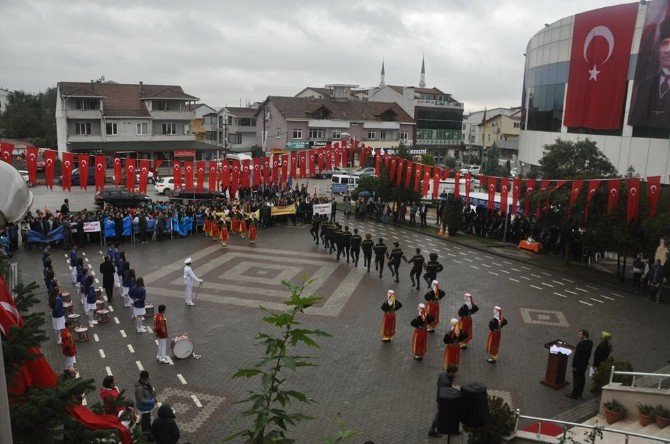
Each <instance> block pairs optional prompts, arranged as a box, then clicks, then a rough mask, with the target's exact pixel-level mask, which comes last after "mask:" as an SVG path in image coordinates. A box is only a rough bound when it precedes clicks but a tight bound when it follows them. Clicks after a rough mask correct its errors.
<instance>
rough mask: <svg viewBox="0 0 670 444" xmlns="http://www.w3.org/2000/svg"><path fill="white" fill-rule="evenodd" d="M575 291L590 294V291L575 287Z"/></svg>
mask: <svg viewBox="0 0 670 444" xmlns="http://www.w3.org/2000/svg"><path fill="white" fill-rule="evenodd" d="M575 290H579V291H583V292H584V293H588V292H589V291H588V290H584V289H583V288H579V287H575Z"/></svg>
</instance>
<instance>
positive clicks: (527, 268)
mask: <svg viewBox="0 0 670 444" xmlns="http://www.w3.org/2000/svg"><path fill="white" fill-rule="evenodd" d="M520 267H521V268H523V269H524V270H530V267H525V266H523V265H520Z"/></svg>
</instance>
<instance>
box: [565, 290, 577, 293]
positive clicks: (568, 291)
mask: <svg viewBox="0 0 670 444" xmlns="http://www.w3.org/2000/svg"><path fill="white" fill-rule="evenodd" d="M565 292H566V293H570V294H579V293H577V292H576V291H570V290H565Z"/></svg>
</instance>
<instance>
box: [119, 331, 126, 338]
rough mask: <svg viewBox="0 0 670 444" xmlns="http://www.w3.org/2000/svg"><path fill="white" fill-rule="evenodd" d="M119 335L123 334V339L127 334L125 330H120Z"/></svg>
mask: <svg viewBox="0 0 670 444" xmlns="http://www.w3.org/2000/svg"><path fill="white" fill-rule="evenodd" d="M119 333H121V337H123V338H125V337H126V332H125V330H119Z"/></svg>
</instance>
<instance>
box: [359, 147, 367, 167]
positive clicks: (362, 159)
mask: <svg viewBox="0 0 670 444" xmlns="http://www.w3.org/2000/svg"><path fill="white" fill-rule="evenodd" d="M367 154H368V153H367V151H366V150H365V146H361V151H360V154H359V162H358V166H359V168H365V156H366V155H367Z"/></svg>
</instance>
